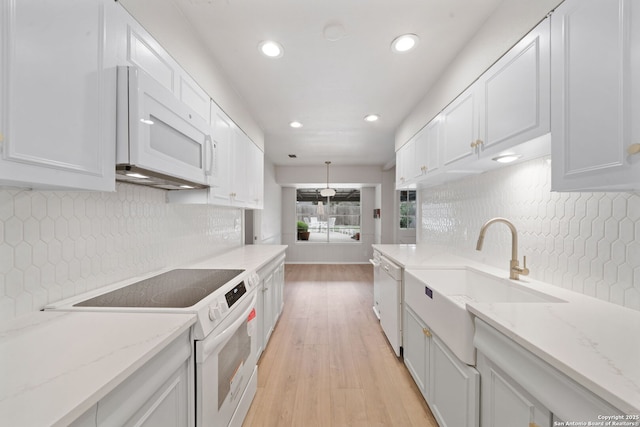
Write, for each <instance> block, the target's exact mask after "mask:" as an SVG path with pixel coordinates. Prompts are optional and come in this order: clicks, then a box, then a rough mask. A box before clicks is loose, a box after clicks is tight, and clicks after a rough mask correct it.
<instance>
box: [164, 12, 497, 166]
mask: <svg viewBox="0 0 640 427" xmlns="http://www.w3.org/2000/svg"><path fill="white" fill-rule="evenodd" d="M173 1H174V2H175V3H176V5H177V6H178V7H179V8H180V9H181V10H182V11H183V13H184V15H185V17H186V18H187V19H188V20H189V21H190V22H191V23H192V25H193V28H194V29H195V30H196V32H197V33H198V34H199V36H200V37H201V38H202V40H203V41H204V43H205V44H206V46H207V47H208V49H209V50H210V52H211V55H212V56H213V57H214V59H215V61H216V62H217V63H218V65H219V66H220V67H221V68H222V70H223V72H224V73H226V75H227V78H228V79H229V81H230V83H231V84H232V85H233V86H234V88H235V90H236V91H237V92H238V93H239V94H240V96H241V97H242V98H243V99H244V100H245V101H246V103H247V106H248V108H249V110H250V112H251V113H252V115H253V117H254V119H255V120H256V121H257V123H258V124H259V125H260V126H261V128H262V129H263V130H264V133H265V153H266V155H267V157H268V158H269V159H271V161H273V162H274V163H275V164H276V165H318V164H323V163H324V161H325V160H330V161H332V162H333V163H332V164H335V165H385V164H387V163H389V162H391V161H393V159H394V134H395V129H396V128H397V127H398V126H399V124H400V123H401V122H402V120H403V119H404V118H405V117H406V116H407V114H408V113H409V112H410V111H411V110H412V108H413V107H414V106H415V105H416V104H417V103H418V101H420V100H421V99H422V98H424V96H425V94H426V92H427V91H428V89H429V87H430V86H431V85H432V84H433V82H434V81H435V80H436V78H437V77H438V76H439V75H440V74H441V73H442V72H443V70H444V69H445V67H446V65H447V64H448V63H449V62H450V61H451V60H452V59H453V58H454V57H455V55H456V54H457V52H459V51H460V49H461V48H462V47H463V46H464V45H465V44H466V43H467V42H468V40H469V39H470V38H472V37H473V35H474V33H475V32H476V31H477V30H478V28H479V27H480V26H481V25H482V24H483V22H484V21H485V20H486V19H487V17H488V16H489V15H490V14H491V12H492V11H493V10H494V9H495V7H496V6H497V4H498V3H499V2H500V0H268V1H267V0H173ZM327 26H329V27H330V28H329V31H333V32H335V28H336V26H338V27H337V28H338V29H340V28H343V29H344V35H343V37H342V38H340V39H339V40H336V41H330V40H328V39H327V37H325V28H327ZM338 33H339V32H338ZM404 33H414V34H417V35H418V36H419V37H420V42H419V44H418V45H417V47H416V49H414V50H413V51H411V52H408V53H404V54H396V53H393V52H392V51H391V50H390V43H391V41H392V40H393V39H394V38H395V37H396V36H398V35H400V34H404ZM332 34H334V33H332ZM338 35H340V34H338ZM330 38H332V37H330ZM263 40H276V41H278V42H279V43H281V44H282V45H283V46H284V56H282V57H281V58H277V59H270V58H267V57H264V56H262V55H261V54H260V53H259V51H258V44H259V43H260V42H261V41H263ZM369 113H377V114H380V116H381V119H380V120H379V121H378V122H376V123H367V122H365V121H364V120H363V118H364V116H365V115H367V114H369ZM426 119H428V118H425V122H426ZM292 120H298V121H300V122H302V123H303V124H304V126H303V127H302V128H300V129H292V128H290V127H289V125H288V124H289V122H290V121H292ZM290 153H291V154H296V155H297V157H298V158H297V159H289V158H288V156H287V155H288V154H290Z"/></svg>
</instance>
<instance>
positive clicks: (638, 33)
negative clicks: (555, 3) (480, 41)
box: [551, 0, 640, 191]
mask: <svg viewBox="0 0 640 427" xmlns="http://www.w3.org/2000/svg"><path fill="white" fill-rule="evenodd" d="M551 46H552V62H551V77H552V85H553V86H552V89H553V90H552V104H551V105H552V129H551V130H552V138H553V147H552V149H553V152H552V159H553V163H552V189H553V190H556V191H577V190H595V191H611V190H638V189H640V120H638V117H640V55H638V52H640V4H638V2H636V1H633V0H579V1H578V0H567V1H565V2H564V3H563V4H561V5H560V6H559V7H558V8H557V9H556V11H555V12H554V13H553V15H552V18H551Z"/></svg>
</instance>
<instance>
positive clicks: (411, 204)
mask: <svg viewBox="0 0 640 427" xmlns="http://www.w3.org/2000/svg"><path fill="white" fill-rule="evenodd" d="M399 193H400V228H401V229H412V228H416V191H415V190H402V191H400V192H399Z"/></svg>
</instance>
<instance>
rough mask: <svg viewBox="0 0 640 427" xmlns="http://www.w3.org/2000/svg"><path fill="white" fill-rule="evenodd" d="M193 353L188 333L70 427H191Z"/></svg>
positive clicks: (192, 411) (192, 417)
mask: <svg viewBox="0 0 640 427" xmlns="http://www.w3.org/2000/svg"><path fill="white" fill-rule="evenodd" d="M193 378H194V372H193V352H192V344H191V340H190V336H189V332H185V333H184V334H182V335H181V336H180V337H179V338H177V339H176V340H175V341H173V342H172V343H171V344H169V346H167V347H166V348H165V349H164V350H162V351H161V352H160V353H159V354H157V355H156V356H155V357H153V358H152V359H151V360H150V361H149V362H147V363H146V364H145V365H143V366H142V367H141V368H140V369H138V370H137V371H136V372H134V373H133V374H132V375H131V376H130V377H129V378H127V379H126V380H125V381H124V382H123V383H122V384H120V385H119V386H118V387H117V388H116V389H115V390H113V391H112V392H111V393H109V394H108V395H107V396H105V397H104V398H102V399H101V400H100V401H99V402H98V403H97V404H96V405H94V406H93V407H92V408H91V409H89V410H88V411H86V412H85V413H84V414H83V415H82V416H80V417H79V418H78V419H77V420H76V421H75V422H73V423H72V424H71V425H72V426H73V427H89V426H94V427H95V426H97V427H111V426H113V427H124V426H140V427H143V426H144V427H193V426H194V424H195V413H194V408H195V403H194V402H195V401H194V387H195V386H194V383H193Z"/></svg>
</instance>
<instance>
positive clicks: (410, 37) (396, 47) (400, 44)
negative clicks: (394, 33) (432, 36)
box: [391, 34, 420, 53]
mask: <svg viewBox="0 0 640 427" xmlns="http://www.w3.org/2000/svg"><path fill="white" fill-rule="evenodd" d="M418 40H420V38H419V37H418V36H417V35H415V34H403V35H401V36H398V37H396V38H395V39H393V41H392V42H391V50H392V51H394V52H395V53H404V52H408V51H410V50H411V49H413V48H414V47H415V46H416V44H418Z"/></svg>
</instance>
